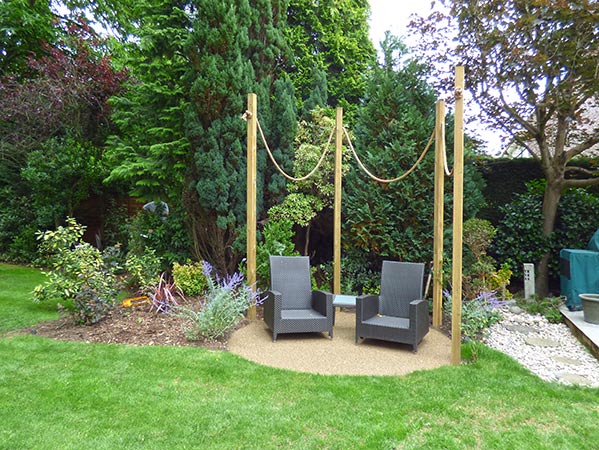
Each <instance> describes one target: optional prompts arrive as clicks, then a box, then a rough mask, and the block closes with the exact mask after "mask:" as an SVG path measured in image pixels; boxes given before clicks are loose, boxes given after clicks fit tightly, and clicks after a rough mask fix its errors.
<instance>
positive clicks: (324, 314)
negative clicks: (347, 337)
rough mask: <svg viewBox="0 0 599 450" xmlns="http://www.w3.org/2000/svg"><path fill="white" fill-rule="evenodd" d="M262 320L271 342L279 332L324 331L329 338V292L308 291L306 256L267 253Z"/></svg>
mask: <svg viewBox="0 0 599 450" xmlns="http://www.w3.org/2000/svg"><path fill="white" fill-rule="evenodd" d="M270 288H271V290H270V291H268V292H267V297H266V300H265V301H264V322H266V324H267V325H268V327H269V328H270V329H271V330H272V340H273V342H274V341H276V340H277V335H279V334H282V333H307V332H325V331H327V332H328V333H329V337H330V338H331V339H332V338H333V294H330V293H328V292H323V291H312V285H311V282H310V260H309V258H308V257H307V256H271V257H270Z"/></svg>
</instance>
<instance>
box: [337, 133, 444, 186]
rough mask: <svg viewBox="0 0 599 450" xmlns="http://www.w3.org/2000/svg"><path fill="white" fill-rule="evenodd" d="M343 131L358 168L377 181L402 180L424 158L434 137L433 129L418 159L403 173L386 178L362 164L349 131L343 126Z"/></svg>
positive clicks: (391, 181) (392, 181) (390, 181)
mask: <svg viewBox="0 0 599 450" xmlns="http://www.w3.org/2000/svg"><path fill="white" fill-rule="evenodd" d="M343 131H345V136H346V137H347V142H348V144H349V148H350V149H351V151H352V153H353V154H354V158H355V159H356V161H357V162H358V165H359V166H360V168H361V169H362V170H363V171H364V172H366V174H367V175H368V176H369V177H370V178H372V179H373V180H375V181H378V182H379V183H395V182H396V181H400V180H403V179H404V178H405V177H407V176H408V175H410V174H411V173H412V172H413V171H414V170H415V169H416V167H418V164H420V161H422V159H423V158H424V155H426V152H428V150H429V148H430V146H431V144H432V143H433V140H434V138H435V131H434V130H433V132H432V133H431V137H430V138H429V140H428V144H426V147H425V148H424V150H423V151H422V154H421V155H420V157H419V158H418V160H417V161H416V163H414V165H413V166H412V167H410V168H409V169H408V170H407V171H406V172H405V173H404V174H402V175H400V176H398V177H396V178H392V179H390V180H386V179H383V178H379V177H377V176H376V175H373V174H372V173H371V172H370V171H369V170H368V169H367V168H366V167H365V166H364V164H362V161H360V157H359V156H358V154H357V153H356V150H355V149H354V146H353V144H352V142H351V139H350V137H349V133H348V131H347V129H346V128H343Z"/></svg>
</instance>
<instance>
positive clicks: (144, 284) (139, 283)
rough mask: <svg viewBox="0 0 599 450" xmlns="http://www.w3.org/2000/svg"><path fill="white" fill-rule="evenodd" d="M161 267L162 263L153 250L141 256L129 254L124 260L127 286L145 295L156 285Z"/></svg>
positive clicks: (148, 250)
mask: <svg viewBox="0 0 599 450" xmlns="http://www.w3.org/2000/svg"><path fill="white" fill-rule="evenodd" d="M161 267H162V261H161V259H160V258H159V257H158V256H156V252H155V251H154V250H153V249H147V250H146V251H145V253H144V254H142V255H137V254H135V253H132V252H129V254H127V259H126V260H125V269H127V272H128V277H127V284H128V285H129V287H130V288H132V289H135V290H137V291H139V292H140V293H142V294H147V293H149V292H150V290H151V289H152V288H153V287H154V286H155V285H156V283H158V278H159V275H160V271H161Z"/></svg>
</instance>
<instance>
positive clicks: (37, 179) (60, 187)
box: [21, 138, 104, 223]
mask: <svg viewBox="0 0 599 450" xmlns="http://www.w3.org/2000/svg"><path fill="white" fill-rule="evenodd" d="M101 158H102V155H101V151H100V150H99V149H98V148H96V147H94V146H93V145H91V143H89V142H87V143H84V144H81V143H80V142H77V141H76V140H74V139H72V138H66V139H58V138H51V139H49V140H47V141H45V142H43V143H42V145H41V148H40V149H39V150H34V151H32V152H30V153H29V154H28V155H27V163H26V165H25V167H23V169H21V177H22V178H23V180H24V181H25V182H26V183H27V187H28V189H29V190H30V191H31V192H32V193H34V194H33V195H32V207H33V208H35V211H36V215H37V216H38V220H40V221H41V222H42V223H59V222H60V221H61V220H62V218H63V217H65V216H73V213H74V210H75V207H76V206H78V205H79V204H80V203H81V201H83V200H84V199H86V198H88V197H89V196H90V195H91V194H92V193H94V191H96V192H97V190H98V187H99V186H101V183H102V179H103V178H104V168H103V166H102V163H101Z"/></svg>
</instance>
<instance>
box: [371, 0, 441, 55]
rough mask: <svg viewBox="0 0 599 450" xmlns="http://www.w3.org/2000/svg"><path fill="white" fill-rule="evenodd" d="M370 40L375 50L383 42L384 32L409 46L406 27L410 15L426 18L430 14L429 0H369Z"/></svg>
mask: <svg viewBox="0 0 599 450" xmlns="http://www.w3.org/2000/svg"><path fill="white" fill-rule="evenodd" d="M370 11H371V14H370V40H371V41H372V42H373V43H374V46H375V48H377V49H378V48H379V42H380V41H382V40H383V37H384V35H385V31H387V30H388V31H391V34H393V35H395V36H398V37H401V38H403V40H404V42H405V43H406V44H408V45H410V42H409V41H410V36H409V35H408V31H407V25H408V23H409V22H410V15H411V14H418V15H419V16H428V15H429V14H430V12H431V2H430V0H370Z"/></svg>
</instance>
